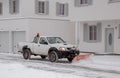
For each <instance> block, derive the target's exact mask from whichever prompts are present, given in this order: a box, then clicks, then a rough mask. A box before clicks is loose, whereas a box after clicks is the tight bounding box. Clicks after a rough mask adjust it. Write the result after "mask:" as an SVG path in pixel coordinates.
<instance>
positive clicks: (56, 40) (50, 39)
mask: <svg viewBox="0 0 120 78" xmlns="http://www.w3.org/2000/svg"><path fill="white" fill-rule="evenodd" d="M47 40H48V42H49V43H50V44H55V43H65V41H64V40H63V39H61V38H60V37H47Z"/></svg>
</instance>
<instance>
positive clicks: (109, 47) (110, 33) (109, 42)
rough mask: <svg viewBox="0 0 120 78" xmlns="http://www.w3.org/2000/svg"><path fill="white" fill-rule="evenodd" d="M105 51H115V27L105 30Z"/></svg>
mask: <svg viewBox="0 0 120 78" xmlns="http://www.w3.org/2000/svg"><path fill="white" fill-rule="evenodd" d="M105 51H106V52H108V53H112V52H113V51H114V28H107V29H106V30H105Z"/></svg>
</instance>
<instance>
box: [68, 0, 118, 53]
mask: <svg viewBox="0 0 120 78" xmlns="http://www.w3.org/2000/svg"><path fill="white" fill-rule="evenodd" d="M74 1H75V2H74V3H72V4H71V5H70V9H71V10H72V11H73V12H74V13H73V12H71V11H70V12H71V13H70V19H71V20H72V21H75V22H76V43H78V45H79V49H80V50H81V51H85V52H95V53H100V54H103V53H105V54H109V53H110V54H119V53H120V48H119V46H120V45H119V44H120V16H119V14H120V10H119V8H120V0H74Z"/></svg>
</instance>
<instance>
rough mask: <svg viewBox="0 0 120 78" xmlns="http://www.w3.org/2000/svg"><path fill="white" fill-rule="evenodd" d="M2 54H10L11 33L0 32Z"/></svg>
mask: <svg viewBox="0 0 120 78" xmlns="http://www.w3.org/2000/svg"><path fill="white" fill-rule="evenodd" d="M0 52H9V32H7V31H0Z"/></svg>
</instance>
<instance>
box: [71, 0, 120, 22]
mask: <svg viewBox="0 0 120 78" xmlns="http://www.w3.org/2000/svg"><path fill="white" fill-rule="evenodd" d="M73 1H74V0H71V5H70V19H71V20H73V21H97V20H113V19H120V10H119V9H120V2H117V3H108V1H109V0H92V1H93V4H92V5H90V6H84V7H75V6H74V2H73Z"/></svg>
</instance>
